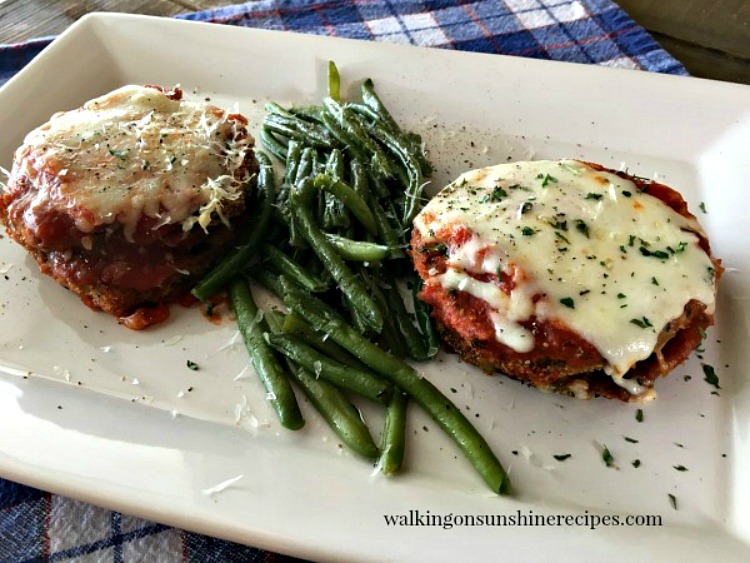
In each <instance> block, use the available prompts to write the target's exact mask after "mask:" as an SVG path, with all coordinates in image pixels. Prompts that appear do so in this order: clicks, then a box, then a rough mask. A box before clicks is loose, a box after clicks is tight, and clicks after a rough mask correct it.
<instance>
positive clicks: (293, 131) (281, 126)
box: [263, 113, 336, 149]
mask: <svg viewBox="0 0 750 563" xmlns="http://www.w3.org/2000/svg"><path fill="white" fill-rule="evenodd" d="M263 127H264V128H266V129H268V130H269V131H271V132H272V133H276V134H278V135H282V136H284V137H287V138H288V139H295V140H297V141H300V142H302V143H305V144H307V145H312V146H314V147H317V148H324V149H332V148H333V147H334V146H335V145H336V140H335V139H334V138H333V137H332V136H331V134H330V133H329V132H328V131H327V130H326V129H324V128H323V127H320V126H318V125H316V124H315V123H311V122H309V121H305V120H303V119H300V118H299V117H295V116H293V115H292V114H289V117H285V116H282V115H279V114H276V113H272V114H268V115H266V118H265V119H264V120H263Z"/></svg>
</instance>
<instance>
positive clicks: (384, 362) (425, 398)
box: [282, 278, 510, 494]
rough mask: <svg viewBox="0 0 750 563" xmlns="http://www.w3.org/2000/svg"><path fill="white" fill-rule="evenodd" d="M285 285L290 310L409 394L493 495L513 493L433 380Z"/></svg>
mask: <svg viewBox="0 0 750 563" xmlns="http://www.w3.org/2000/svg"><path fill="white" fill-rule="evenodd" d="M282 285H283V286H284V302H285V303H286V305H287V306H288V307H289V308H291V309H292V310H293V311H294V312H295V313H297V314H298V315H301V316H302V317H304V318H305V319H307V320H308V321H309V322H310V324H312V326H313V327H315V328H316V329H317V330H320V331H322V332H324V333H327V334H330V337H331V339H332V340H333V341H334V342H336V343H337V344H339V345H340V346H343V347H344V348H346V349H347V350H349V351H350V352H351V353H352V354H354V355H355V356H356V357H357V358H359V359H360V361H362V363H363V364H365V365H366V366H368V367H370V368H371V369H373V370H374V371H376V372H378V373H380V374H381V375H382V376H383V377H384V378H385V379H386V380H388V381H390V382H391V383H393V385H394V386H395V387H398V388H400V389H402V390H403V391H404V392H405V393H407V394H408V395H409V397H410V398H411V399H413V400H414V401H415V402H416V403H417V404H418V405H419V406H421V407H422V408H423V409H424V410H425V411H426V412H427V413H428V414H429V415H430V416H431V417H432V419H433V420H434V421H435V422H436V423H437V424H438V426H440V428H442V430H443V431H444V432H445V433H446V434H447V435H448V436H449V437H450V438H452V439H453V440H454V441H455V442H456V444H457V445H458V446H459V448H460V449H461V450H462V451H463V453H464V455H465V456H466V458H467V459H468V460H469V462H470V463H471V464H472V465H473V466H474V468H475V469H476V470H477V472H478V473H479V475H480V476H481V477H482V478H483V479H484V481H485V483H486V484H487V485H488V486H489V487H490V489H491V490H492V491H494V492H495V493H499V494H507V493H509V492H510V480H509V479H508V475H507V474H506V473H505V470H504V469H503V467H502V465H501V464H500V462H499V461H498V459H497V457H496V456H495V454H494V453H492V450H491V449H490V446H489V444H487V442H486V441H485V439H484V438H483V437H482V436H481V435H480V434H479V432H477V430H476V429H475V428H474V427H473V426H472V425H471V423H470V422H469V421H468V420H467V419H466V417H465V416H464V415H463V414H462V413H461V411H460V410H459V409H458V408H457V407H456V406H455V405H454V404H453V403H452V402H451V401H450V400H449V399H448V398H447V397H445V396H444V395H443V394H442V393H441V392H440V391H439V390H438V389H437V388H436V387H435V386H434V385H433V384H432V383H430V381H429V380H427V379H425V378H423V377H422V376H421V375H420V374H419V373H418V372H417V371H416V370H415V369H414V368H412V367H411V366H410V365H409V364H407V363H405V362H403V361H402V360H399V359H398V358H396V357H394V356H392V355H390V354H388V353H387V352H384V351H383V350H381V349H380V348H378V347H377V346H376V345H375V344H373V343H372V342H370V341H369V340H367V339H366V338H363V337H362V335H360V334H359V333H357V331H356V330H354V328H352V327H351V326H349V325H348V324H347V323H345V322H342V320H341V318H340V317H339V316H338V315H337V314H335V313H334V312H333V311H332V310H331V309H330V307H328V306H327V305H325V304H324V303H323V302H322V301H320V300H319V299H316V298H314V297H312V296H309V295H305V294H304V293H302V292H300V291H299V290H298V289H295V287H294V285H292V284H290V283H288V281H287V280H285V279H283V278H282Z"/></svg>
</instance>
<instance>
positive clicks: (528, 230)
mask: <svg viewBox="0 0 750 563" xmlns="http://www.w3.org/2000/svg"><path fill="white" fill-rule="evenodd" d="M537 232H539V231H536V230H534V229H532V228H531V227H524V228H523V229H521V234H522V235H523V236H525V237H530V236H531V235H535V234H536V233H537Z"/></svg>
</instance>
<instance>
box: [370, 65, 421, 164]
mask: <svg viewBox="0 0 750 563" xmlns="http://www.w3.org/2000/svg"><path fill="white" fill-rule="evenodd" d="M361 93H362V101H364V103H365V105H366V107H368V108H370V109H371V110H372V111H373V113H374V114H375V115H376V116H377V119H379V120H380V122H381V123H383V125H384V126H385V127H386V128H387V129H388V130H389V131H391V132H392V133H393V134H395V135H397V136H398V137H400V138H401V139H402V140H403V141H405V143H406V144H407V146H408V147H409V152H411V153H412V155H413V156H414V157H415V158H416V159H417V161H418V162H419V166H420V169H421V171H422V174H424V175H425V176H429V175H430V174H432V165H431V164H430V163H429V162H428V161H427V159H426V158H425V156H424V152H423V150H422V139H421V137H420V136H419V135H417V134H415V133H405V132H403V131H402V130H401V127H399V125H398V123H397V122H396V120H395V119H393V116H392V115H391V113H390V112H389V111H388V108H386V106H385V104H384V103H383V102H382V101H381V99H380V97H379V96H378V95H377V94H376V93H375V85H374V84H373V82H372V80H370V79H369V78H368V79H367V80H365V81H364V82H363V83H362V87H361Z"/></svg>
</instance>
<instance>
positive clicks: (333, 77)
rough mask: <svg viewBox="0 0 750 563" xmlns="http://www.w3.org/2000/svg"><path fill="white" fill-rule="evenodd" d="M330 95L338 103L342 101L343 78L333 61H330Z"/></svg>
mask: <svg viewBox="0 0 750 563" xmlns="http://www.w3.org/2000/svg"><path fill="white" fill-rule="evenodd" d="M328 95H329V96H330V97H331V98H333V99H334V100H336V101H339V100H341V76H340V75H339V69H338V68H336V63H334V62H333V61H328Z"/></svg>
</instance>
